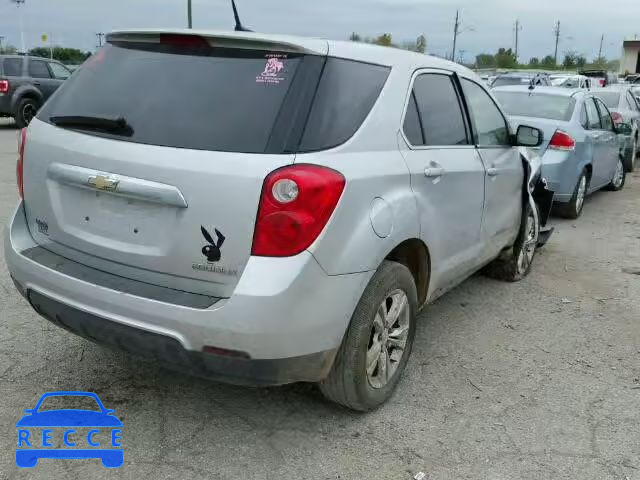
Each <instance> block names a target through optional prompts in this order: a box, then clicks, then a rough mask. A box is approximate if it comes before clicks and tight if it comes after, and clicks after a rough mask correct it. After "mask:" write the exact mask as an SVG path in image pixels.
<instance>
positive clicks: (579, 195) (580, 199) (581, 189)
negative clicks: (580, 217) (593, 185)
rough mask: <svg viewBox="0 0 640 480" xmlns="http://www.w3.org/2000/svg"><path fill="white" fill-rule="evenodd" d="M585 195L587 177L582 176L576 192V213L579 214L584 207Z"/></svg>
mask: <svg viewBox="0 0 640 480" xmlns="http://www.w3.org/2000/svg"><path fill="white" fill-rule="evenodd" d="M586 194H587V177H585V176H584V175H582V177H580V183H579V184H578V191H577V192H576V213H580V212H581V211H582V206H583V205H584V197H585V196H586Z"/></svg>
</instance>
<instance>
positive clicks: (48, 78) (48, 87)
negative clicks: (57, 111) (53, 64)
mask: <svg viewBox="0 0 640 480" xmlns="http://www.w3.org/2000/svg"><path fill="white" fill-rule="evenodd" d="M28 74H29V76H30V77H31V78H32V79H33V84H34V85H35V86H36V87H37V88H38V90H40V91H41V92H42V100H43V101H45V102H46V101H47V100H48V99H49V97H50V96H51V95H53V92H55V91H56V90H57V89H58V87H59V86H60V80H56V79H55V78H53V74H52V73H51V70H49V62H47V61H45V60H36V59H34V58H29V60H28Z"/></svg>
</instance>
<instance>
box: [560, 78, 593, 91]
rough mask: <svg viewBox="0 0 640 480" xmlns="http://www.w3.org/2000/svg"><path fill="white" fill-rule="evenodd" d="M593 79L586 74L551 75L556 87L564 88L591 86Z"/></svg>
mask: <svg viewBox="0 0 640 480" xmlns="http://www.w3.org/2000/svg"><path fill="white" fill-rule="evenodd" d="M591 83H592V82H591V79H590V78H589V77H586V76H584V75H558V76H555V78H553V76H552V77H551V84H552V85H553V86H555V87H564V88H584V89H590V88H591Z"/></svg>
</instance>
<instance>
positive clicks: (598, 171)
mask: <svg viewBox="0 0 640 480" xmlns="http://www.w3.org/2000/svg"><path fill="white" fill-rule="evenodd" d="M584 106H585V110H586V113H587V122H588V123H587V124H588V130H587V131H586V135H587V137H588V138H589V139H590V141H591V143H592V145H593V150H592V151H593V158H592V161H591V167H592V174H591V181H590V188H593V187H596V188H598V187H600V185H601V184H602V182H603V178H604V176H605V172H604V167H603V165H604V163H606V160H605V158H606V154H607V153H606V152H607V147H606V138H605V132H604V130H603V128H602V121H601V119H600V110H599V109H598V107H597V106H596V102H595V98H593V97H587V98H586V99H585V101H584Z"/></svg>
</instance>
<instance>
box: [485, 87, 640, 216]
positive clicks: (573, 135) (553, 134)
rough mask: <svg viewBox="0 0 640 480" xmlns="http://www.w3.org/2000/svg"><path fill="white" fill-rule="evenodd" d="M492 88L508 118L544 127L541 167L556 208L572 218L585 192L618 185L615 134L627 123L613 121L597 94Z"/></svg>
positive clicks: (620, 170) (620, 172)
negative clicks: (552, 192) (551, 191)
mask: <svg viewBox="0 0 640 480" xmlns="http://www.w3.org/2000/svg"><path fill="white" fill-rule="evenodd" d="M494 94H495V96H496V97H497V98H498V100H499V101H500V102H501V103H502V106H503V107H504V109H505V110H506V111H507V113H508V114H509V115H510V117H511V120H512V122H513V123H514V124H519V123H521V122H524V123H526V124H528V125H532V126H535V127H537V128H539V129H541V130H542V131H543V132H544V137H545V140H544V142H543V143H542V145H541V146H540V150H539V153H540V155H541V157H542V163H543V167H542V172H543V175H544V176H545V177H546V179H547V181H548V182H549V187H550V189H551V190H553V191H555V192H556V193H555V198H554V203H555V207H556V208H555V210H556V212H557V213H559V214H560V215H562V216H565V217H567V218H578V217H579V216H580V214H581V213H582V208H583V206H584V199H585V197H586V195H588V194H590V193H593V192H595V191H596V190H600V189H602V188H609V189H610V190H621V189H622V188H623V187H624V182H625V168H624V165H623V158H622V156H621V155H620V143H619V142H620V139H619V136H620V137H624V136H625V135H628V134H629V133H630V132H629V130H630V126H629V125H628V124H621V125H617V126H616V125H615V124H614V122H613V119H612V118H611V113H610V112H609V109H608V108H607V106H606V105H605V104H604V102H603V101H602V100H600V99H599V98H597V97H595V96H594V95H593V94H591V93H590V92H588V91H584V90H571V89H567V88H559V87H543V88H535V89H530V88H529V87H520V86H518V87H501V88H496V89H494Z"/></svg>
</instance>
